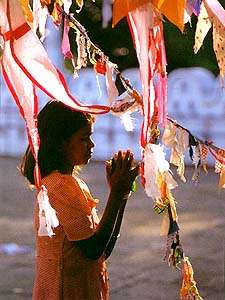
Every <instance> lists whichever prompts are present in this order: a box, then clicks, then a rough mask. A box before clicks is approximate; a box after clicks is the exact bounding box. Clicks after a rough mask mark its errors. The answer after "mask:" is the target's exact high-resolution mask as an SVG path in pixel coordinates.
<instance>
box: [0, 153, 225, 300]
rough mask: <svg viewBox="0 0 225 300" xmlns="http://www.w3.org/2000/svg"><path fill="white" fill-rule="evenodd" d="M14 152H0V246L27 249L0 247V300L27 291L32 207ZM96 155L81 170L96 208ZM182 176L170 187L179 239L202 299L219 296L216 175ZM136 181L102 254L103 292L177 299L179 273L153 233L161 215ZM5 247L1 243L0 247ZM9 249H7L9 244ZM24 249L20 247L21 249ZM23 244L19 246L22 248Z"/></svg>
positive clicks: (100, 173) (102, 188) (99, 171)
mask: <svg viewBox="0 0 225 300" xmlns="http://www.w3.org/2000/svg"><path fill="white" fill-rule="evenodd" d="M18 164H19V161H18V160H17V159H7V158H0V252H2V251H3V246H4V245H8V244H9V243H15V244H16V245H19V246H23V245H25V246H29V248H28V249H27V248H26V249H25V250H28V252H27V253H17V254H15V255H9V254H6V253H0V300H28V299H31V293H32V286H33V280H34V267H35V245H34V238H33V207H34V198H35V193H34V192H31V191H30V190H28V189H27V186H26V183H25V181H24V179H23V178H22V177H21V176H20V175H19V172H18V171H17V169H16V168H17V166H18ZM104 172H105V170H104V163H103V162H98V163H97V162H91V163H90V165H89V166H86V167H85V168H84V169H83V171H82V173H83V177H84V178H85V179H86V181H87V183H88V185H89V187H90V190H91V192H92V194H93V196H94V197H96V198H99V199H100V200H101V202H102V204H101V205H100V207H99V213H100V212H101V211H102V207H103V206H104V203H105V200H106V198H107V193H108V191H107V186H106V183H105V174H104ZM192 173H193V168H192V167H191V168H187V169H186V177H187V183H186V184H183V183H181V182H179V187H178V188H176V190H175V191H174V192H173V195H174V197H175V199H176V201H177V210H178V216H179V225H180V229H181V230H180V235H181V242H182V244H183V247H184V250H185V253H186V255H187V256H188V257H189V259H190V260H191V262H192V265H193V267H194V270H195V279H196V281H197V283H198V288H199V290H200V292H201V295H202V297H203V298H204V300H222V299H223V298H224V290H223V288H224V284H223V282H224V197H225V190H223V191H222V192H221V193H220V194H218V192H217V184H218V180H219V175H218V174H215V173H214V170H213V169H211V170H210V171H209V175H208V176H205V174H204V173H203V172H202V173H201V177H200V182H199V183H198V185H194V184H193V183H191V179H190V178H191V175H192ZM152 207H153V201H152V200H151V199H148V197H147V196H146V194H145V192H144V191H143V189H142V187H141V186H140V183H138V190H137V192H136V193H135V194H133V196H132V198H131V199H130V201H129V203H128V206H127V210H126V214H125V219H124V222H123V228H122V233H121V237H120V240H119V242H118V244H117V246H116V248H115V249H114V252H113V254H112V256H111V257H110V258H109V260H108V270H109V275H110V286H111V300H137V299H139V300H176V299H179V290H180V286H181V273H180V271H179V270H172V269H171V268H169V267H168V265H167V263H166V262H164V261H163V256H164V252H165V237H161V236H160V235H159V229H160V224H161V218H160V217H159V216H158V215H156V213H154V212H153V210H152ZM8 250H9V249H8ZM12 250H13V249H12ZM22 250H24V249H22ZM25 252H26V251H25Z"/></svg>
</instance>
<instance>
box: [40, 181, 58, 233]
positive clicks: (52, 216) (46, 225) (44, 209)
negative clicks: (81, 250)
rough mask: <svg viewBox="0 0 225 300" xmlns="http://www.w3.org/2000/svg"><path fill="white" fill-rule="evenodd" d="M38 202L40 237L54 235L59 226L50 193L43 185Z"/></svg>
mask: <svg viewBox="0 0 225 300" xmlns="http://www.w3.org/2000/svg"><path fill="white" fill-rule="evenodd" d="M37 200H38V204H39V230H38V235H39V236H50V237H51V236H52V235H54V232H53V228H55V227H57V226H58V225H59V221H58V218H57V216H56V212H55V210H54V209H53V208H52V207H51V204H50V203H49V199H48V193H47V189H46V188H45V186H43V185H42V187H41V189H40V191H39V193H38V195H37Z"/></svg>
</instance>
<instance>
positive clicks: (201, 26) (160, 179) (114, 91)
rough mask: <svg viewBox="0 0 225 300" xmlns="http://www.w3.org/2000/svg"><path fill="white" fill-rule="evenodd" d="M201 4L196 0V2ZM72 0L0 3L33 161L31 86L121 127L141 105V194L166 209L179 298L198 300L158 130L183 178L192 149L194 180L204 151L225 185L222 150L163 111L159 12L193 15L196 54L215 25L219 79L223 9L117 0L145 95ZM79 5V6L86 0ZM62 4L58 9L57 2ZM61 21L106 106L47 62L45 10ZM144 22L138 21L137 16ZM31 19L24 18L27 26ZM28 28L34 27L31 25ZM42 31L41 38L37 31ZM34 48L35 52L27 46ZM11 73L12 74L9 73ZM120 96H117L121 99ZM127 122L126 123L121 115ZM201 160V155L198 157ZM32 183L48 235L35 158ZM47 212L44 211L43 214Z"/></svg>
mask: <svg viewBox="0 0 225 300" xmlns="http://www.w3.org/2000/svg"><path fill="white" fill-rule="evenodd" d="M200 3H201V6H200ZM71 4H72V1H70V0H68V1H67V0H65V1H63V0H56V1H53V0H34V1H33V14H32V11H31V8H30V6H29V2H28V0H20V5H19V2H18V1H17V0H3V1H1V2H0V29H1V31H0V42H1V44H0V45H1V48H2V49H3V50H2V57H1V65H2V73H3V76H4V78H5V80H6V83H7V85H8V87H9V89H10V91H11V93H12V95H13V97H14V99H15V101H16V103H17V105H18V107H19V109H20V112H21V115H22V116H23V118H24V119H25V121H26V126H27V133H28V139H29V143H30V145H31V151H32V153H33V155H34V157H35V159H36V161H37V155H38V148H39V136H38V131H37V112H38V99H37V96H36V92H35V88H36V86H37V87H39V88H40V89H41V90H42V91H43V92H45V93H46V94H47V95H48V96H50V97H51V98H55V99H58V100H60V101H63V102H64V103H65V104H66V105H68V106H70V107H72V108H73V109H76V110H79V111H88V112H92V113H95V114H103V113H107V112H109V111H110V110H111V112H112V113H113V114H115V115H118V116H120V117H121V118H122V120H123V122H125V123H126V127H127V128H128V127H129V128H132V121H131V118H130V114H131V113H132V112H133V111H136V110H139V111H141V113H142V114H143V124H142V128H141V147H142V150H143V168H142V172H143V174H142V182H143V186H144V187H145V190H146V193H147V195H148V196H149V197H151V198H153V199H154V200H155V205H154V210H155V211H156V212H157V213H158V214H163V219H162V225H161V230H160V232H161V234H166V235H167V244H166V254H165V259H166V260H167V261H168V263H169V264H170V265H172V266H174V267H176V268H179V265H180V264H182V275H183V283H182V289H181V293H180V297H181V298H188V299H192V300H201V299H202V298H201V297H200V295H199V293H198V290H197V287H196V282H195V280H194V276H193V274H194V273H193V268H192V266H191V264H190V261H189V260H188V258H187V257H186V256H185V255H184V250H183V248H182V245H181V242H180V228H179V225H178V216H177V211H176V202H175V200H174V198H173V195H172V193H171V190H172V189H173V188H175V187H176V186H177V183H176V181H175V180H174V179H173V176H172V174H171V171H170V170H169V163H168V162H167V161H166V159H165V154H164V152H163V147H162V146H161V145H160V144H158V143H157V142H158V138H159V136H160V131H159V129H158V125H159V124H161V125H162V127H163V128H164V129H165V130H164V133H163V137H162V142H163V143H164V144H165V145H167V146H168V147H169V148H170V149H171V156H170V163H171V164H174V165H175V166H176V167H177V174H178V175H179V176H180V178H181V180H182V181H184V182H185V181H186V179H185V174H184V173H185V163H184V155H183V152H184V150H187V149H188V148H189V153H190V157H191V159H192V160H193V164H194V166H195V169H194V174H193V176H192V180H193V181H197V180H198V178H199V174H200V167H201V163H202V161H203V169H204V171H205V172H206V173H207V154H208V153H210V154H211V155H213V157H214V158H215V172H217V173H219V174H220V181H219V186H218V189H219V190H221V189H222V188H224V187H225V150H223V149H220V148H217V147H216V146H214V145H213V144H212V143H211V142H207V141H206V142H203V141H201V140H199V139H198V138H196V137H195V136H193V135H192V134H191V132H190V131H189V130H187V129H186V128H184V127H182V126H181V125H179V124H177V123H176V122H175V121H173V120H172V119H170V118H168V117H167V115H166V98H167V83H166V64H167V62H166V53H165V45H164V38H163V23H162V15H165V16H166V17H167V18H168V19H169V20H170V21H171V22H172V23H173V24H175V25H176V26H177V27H178V28H179V29H180V30H181V31H183V30H184V24H185V22H186V21H187V20H189V19H190V17H191V15H192V13H194V14H196V15H197V16H198V24H197V27H196V35H195V45H194V52H195V53H197V52H198V51H199V49H200V47H201V46H202V43H203V41H204V38H205V36H206V34H207V33H208V31H209V29H210V28H211V27H212V26H213V45H214V51H215V53H216V57H217V61H218V66H219V69H220V75H221V78H223V77H224V74H225V54H224V53H225V52H224V49H225V30H224V29H225V14H224V10H223V9H222V7H221V6H220V5H219V4H218V2H217V1H216V0H203V1H202V2H201V1H200V0H176V1H170V0H133V1H131V0H125V1H121V0H114V3H113V26H115V25H116V24H117V22H119V20H121V19H122V18H123V17H125V16H126V17H127V20H128V23H129V27H130V31H131V34H132V37H133V41H134V45H135V49H136V53H137V58H138V61H139V66H140V73H141V81H142V95H140V94H139V93H138V92H137V91H136V90H135V89H134V88H133V86H132V85H131V84H130V82H129V80H127V79H126V78H124V77H123V76H122V74H121V73H120V72H119V70H118V68H117V66H116V65H115V64H113V63H112V62H110V61H109V59H108V57H107V56H106V55H105V54H104V53H103V52H102V51H101V50H100V49H99V48H98V47H96V46H95V44H93V43H92V42H91V40H90V39H89V37H88V35H87V32H86V30H85V28H84V27H83V26H82V25H81V24H80V23H79V22H78V21H77V20H76V19H75V18H74V17H73V16H72V15H71V14H69V8H70V6H71ZM76 4H77V5H78V7H79V9H80V10H81V9H82V7H83V4H84V1H83V0H77V1H76ZM62 7H63V8H62ZM48 14H49V15H51V17H52V19H53V21H54V23H55V24H56V26H59V25H60V23H61V20H62V15H64V17H65V21H64V33H63V41H62V53H63V55H64V56H65V57H68V58H70V59H71V61H72V63H73V66H74V71H75V74H76V73H77V72H78V71H79V70H80V69H81V68H82V67H86V66H87V62H88V60H89V61H90V62H91V63H92V64H93V67H94V70H95V72H96V74H97V75H98V74H102V75H104V76H105V78H106V86H107V91H108V106H100V105H93V106H85V105H83V104H81V103H79V102H77V101H76V100H75V99H74V98H73V96H72V95H71V94H70V93H69V91H68V89H67V86H66V83H65V80H64V78H63V76H62V74H61V73H60V72H59V71H58V70H57V69H56V68H55V67H54V66H53V65H52V63H51V62H50V60H49V59H48V57H47V53H46V52H45V50H44V48H43V46H42V44H41V42H40V40H41V41H43V39H44V37H45V24H46V18H47V15H48ZM140 20H141V22H140ZM28 23H29V24H28ZM69 28H73V29H74V30H75V31H76V44H77V52H78V57H77V60H76V61H75V59H74V57H73V55H72V52H71V51H70V44H69V38H68V31H69ZM32 29H33V30H34V31H32ZM37 29H39V34H40V36H41V38H40V40H39V39H38V38H37V36H36V33H35V32H36V30H37ZM31 49H32V51H31ZM12 75H13V76H12ZM119 97H121V98H119ZM124 120H126V121H124ZM201 158H202V159H201ZM35 178H36V186H37V188H38V189H39V193H38V197H37V198H38V203H39V207H40V212H41V214H40V224H41V226H40V229H39V234H40V235H50V236H51V235H52V234H53V231H52V228H54V227H56V226H57V225H58V220H57V217H56V215H55V211H54V210H53V209H52V208H51V206H50V204H49V202H48V195H47V191H46V189H45V187H44V186H42V184H41V177H40V172H39V169H38V164H36V169H35ZM43 212H44V214H43Z"/></svg>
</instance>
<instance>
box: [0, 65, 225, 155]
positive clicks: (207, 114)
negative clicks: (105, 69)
mask: <svg viewBox="0 0 225 300" xmlns="http://www.w3.org/2000/svg"><path fill="white" fill-rule="evenodd" d="M124 76H125V77H126V78H129V79H130V82H131V83H132V84H133V86H134V87H135V88H136V89H137V90H139V91H140V80H139V71H138V69H128V70H126V71H125V72H124ZM104 81H105V78H104V77H103V76H101V75H100V76H99V82H100V86H101V91H102V97H101V99H100V100H97V99H98V97H99V89H98V85H97V81H96V77H95V73H94V71H93V70H92V69H82V70H81V71H80V73H79V78H77V79H73V76H72V75H70V77H68V80H67V83H68V87H69V89H70V91H71V92H72V93H73V95H75V97H77V98H79V99H80V101H82V102H84V103H89V104H94V103H95V104H96V103H98V104H107V95H106V89H105V84H104ZM39 99H40V102H39V104H40V108H41V107H42V106H43V105H44V103H46V102H47V101H48V98H47V97H46V96H45V95H44V94H42V93H41V92H39ZM168 115H169V116H170V117H171V118H172V119H175V120H176V121H177V122H178V123H179V124H180V125H182V126H184V127H186V128H187V129H189V130H190V131H191V132H192V133H193V134H194V135H196V136H197V137H199V138H201V139H202V140H208V141H211V140H212V141H214V144H215V145H217V146H219V147H222V148H225V92H224V90H222V87H221V82H220V79H219V78H215V77H214V76H213V75H212V74H211V73H210V72H208V71H207V70H204V69H200V68H191V69H177V70H175V71H173V72H172V73H171V74H170V75H169V76H168ZM133 117H134V118H135V128H134V131H133V132H127V131H126V130H125V129H124V127H123V125H122V124H121V121H120V118H118V117H115V116H112V115H111V114H110V113H108V114H106V115H99V116H98V117H97V122H96V125H95V134H94V140H95V142H96V148H95V159H107V158H108V157H110V156H112V155H113V153H114V152H115V151H117V150H118V148H122V149H126V148H131V149H132V150H133V151H134V152H135V154H136V156H137V157H138V158H140V150H139V132H140V126H141V121H142V117H141V116H140V115H139V114H134V115H133ZM26 145H27V137H26V132H25V124H24V121H23V119H22V117H21V116H20V114H19V111H18V108H17V106H16V105H15V103H14V101H13V99H12V97H11V95H10V93H9V91H8V89H7V87H6V86H5V83H4V81H3V78H2V77H1V90H0V155H9V156H21V155H22V153H23V152H24V150H25V148H26Z"/></svg>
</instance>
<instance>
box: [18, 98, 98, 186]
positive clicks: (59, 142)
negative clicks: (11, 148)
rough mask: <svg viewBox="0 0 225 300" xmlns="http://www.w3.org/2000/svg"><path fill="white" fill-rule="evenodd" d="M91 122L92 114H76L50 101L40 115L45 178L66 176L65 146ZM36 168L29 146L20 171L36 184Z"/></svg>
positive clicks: (41, 150)
mask: <svg viewBox="0 0 225 300" xmlns="http://www.w3.org/2000/svg"><path fill="white" fill-rule="evenodd" d="M90 122H94V117H93V116H92V115H91V114H89V113H84V112H80V111H76V110H73V109H71V108H69V107H67V106H66V105H64V104H63V103H62V102H60V101H57V100H50V101H49V102H48V103H47V104H46V105H45V106H44V108H43V109H42V110H41V111H40V113H39V114H38V132H39V136H40V147H39V151H38V165H39V168H40V172H41V177H42V178H43V177H44V176H46V175H48V174H49V173H51V172H52V171H53V170H58V171H60V172H62V173H63V155H64V154H63V151H62V148H63V147H62V146H63V143H64V142H65V141H66V140H68V139H69V138H70V137H71V136H72V135H73V134H74V133H75V132H77V131H78V130H79V129H81V128H83V127H85V126H87V125H88V124H89V123H90ZM34 167H35V160H34V157H33V154H32V152H31V149H30V146H28V148H27V150H26V153H25V155H24V156H23V158H22V162H21V167H20V171H21V173H22V174H23V175H24V176H25V177H26V178H27V179H28V181H29V182H30V183H31V184H34V183H35V182H34Z"/></svg>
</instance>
